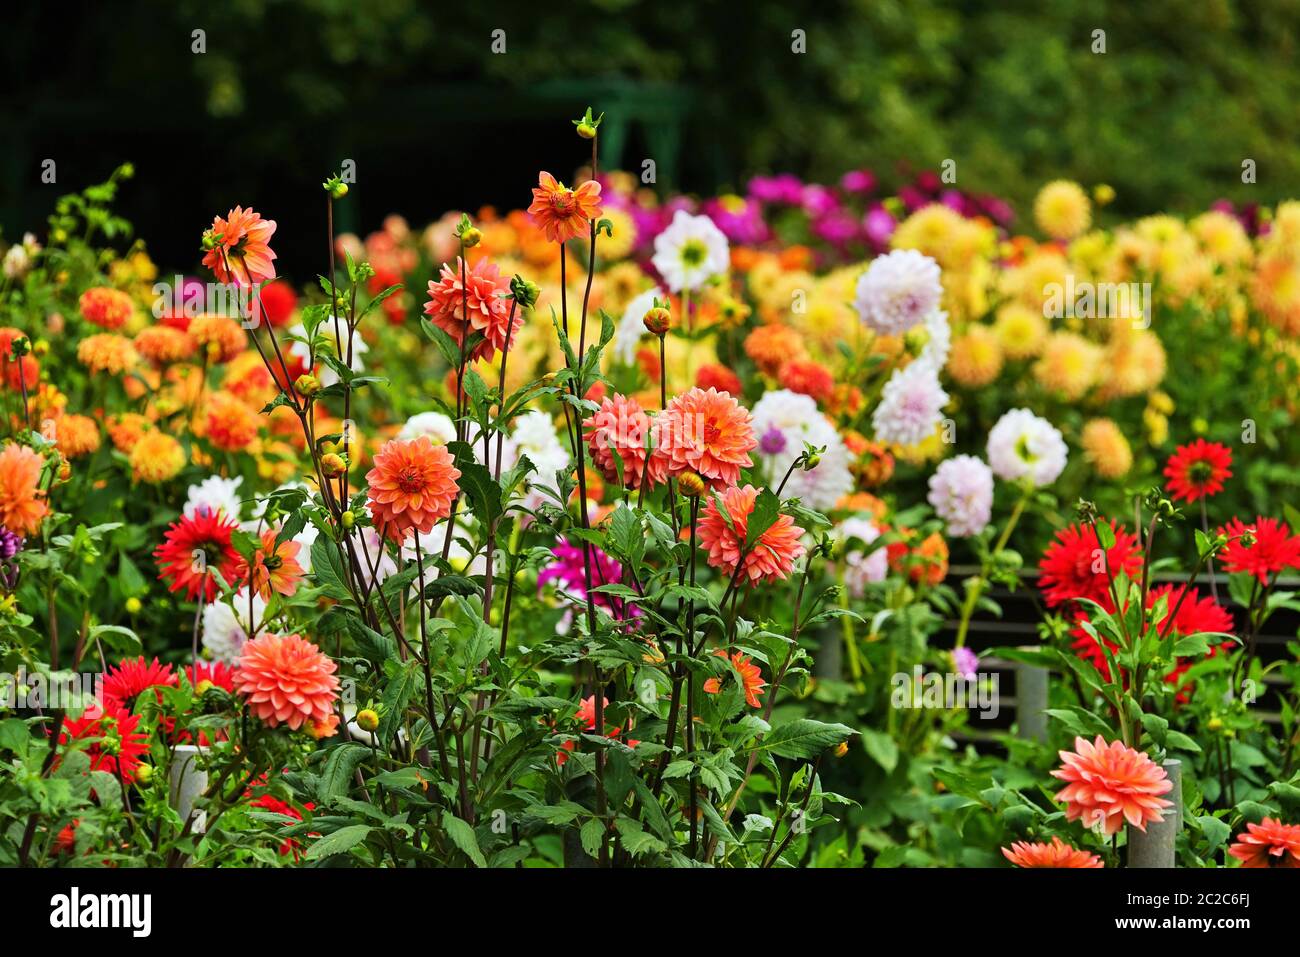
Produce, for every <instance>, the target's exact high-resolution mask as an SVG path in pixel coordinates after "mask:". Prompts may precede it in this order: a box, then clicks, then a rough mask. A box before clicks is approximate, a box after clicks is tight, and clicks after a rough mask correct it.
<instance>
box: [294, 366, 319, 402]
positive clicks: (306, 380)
mask: <svg viewBox="0 0 1300 957" xmlns="http://www.w3.org/2000/svg"><path fill="white" fill-rule="evenodd" d="M293 387H294V389H295V390H296V391H297V393H298V394H299V395H305V396H312V395H315V394H316V393H317V392H319V391H320V379H318V378H316V377H315V376H314V375H312V374H311V373H310V372H304V373H303V374H302V375H300V376H298V378H297V379H295V380H294V383H293Z"/></svg>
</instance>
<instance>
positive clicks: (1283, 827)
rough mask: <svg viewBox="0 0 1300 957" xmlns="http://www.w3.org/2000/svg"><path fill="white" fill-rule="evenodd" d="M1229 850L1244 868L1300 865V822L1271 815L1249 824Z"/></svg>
mask: <svg viewBox="0 0 1300 957" xmlns="http://www.w3.org/2000/svg"><path fill="white" fill-rule="evenodd" d="M1228 853H1229V854H1231V855H1232V856H1233V857H1235V858H1236V859H1237V860H1239V861H1241V866H1242V867H1300V824H1283V823H1282V822H1281V821H1278V820H1275V819H1274V818H1271V817H1266V818H1264V820H1263V821H1261V822H1260V823H1258V824H1247V825H1246V833H1245V834H1238V835H1237V840H1236V841H1235V842H1234V843H1233V845H1232V847H1230V848H1228Z"/></svg>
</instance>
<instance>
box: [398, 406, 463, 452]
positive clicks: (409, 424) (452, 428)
mask: <svg viewBox="0 0 1300 957" xmlns="http://www.w3.org/2000/svg"><path fill="white" fill-rule="evenodd" d="M421 435H425V436H428V437H429V441H430V442H432V443H433V444H434V445H447V444H448V443H451V442H454V441H456V424H455V423H454V422H452V421H451V419H450V417H448V416H445V415H443V414H442V413H441V412H417V413H416V414H415V415H413V416H411V417H410V418H409V419H407V420H406V424H405V425H403V426H402V428H401V429H400V430H399V431H398V433H397V436H396V438H399V439H402V440H403V441H406V440H409V439H415V438H419V437H420V436H421Z"/></svg>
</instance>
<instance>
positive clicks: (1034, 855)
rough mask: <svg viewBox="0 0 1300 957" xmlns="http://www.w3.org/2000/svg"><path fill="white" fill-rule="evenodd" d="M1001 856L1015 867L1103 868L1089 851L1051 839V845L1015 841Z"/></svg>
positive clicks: (1055, 838)
mask: <svg viewBox="0 0 1300 957" xmlns="http://www.w3.org/2000/svg"><path fill="white" fill-rule="evenodd" d="M1002 856H1003V857H1005V858H1006V859H1007V860H1009V861H1010V862H1011V863H1012V864H1014V865H1016V867H1104V866H1105V865H1104V864H1102V861H1101V858H1100V857H1098V856H1097V855H1096V854H1093V853H1091V852H1090V851H1081V850H1079V849H1078V848H1077V847H1072V846H1070V845H1069V844H1066V843H1065V842H1064V841H1062V840H1061V839H1060V838H1059V837H1053V838H1052V843H1051V844H1043V843H1041V842H1040V843H1035V844H1030V843H1029V842H1028V841H1015V842H1014V843H1012V845H1011V847H1010V848H1006V847H1004V848H1002Z"/></svg>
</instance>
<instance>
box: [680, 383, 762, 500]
mask: <svg viewBox="0 0 1300 957" xmlns="http://www.w3.org/2000/svg"><path fill="white" fill-rule="evenodd" d="M656 424H657V435H656V439H657V442H656V445H657V446H658V447H659V448H662V449H663V450H664V453H665V454H666V455H667V457H668V472H669V474H670V475H674V476H676V475H680V474H681V473H683V472H696V473H698V474H699V476H700V477H701V478H702V479H704V481H705V482H707V483H708V484H709V485H710V486H712V487H713V488H715V489H718V490H719V491H721V490H722V489H725V488H729V487H731V486H733V485H735V484H736V483H737V482H738V481H740V470H741V469H747V468H749V467H750V466H751V465H752V464H753V461H752V460H751V459H750V457H749V453H750V452H751V451H753V450H754V449H755V448H757V447H758V440H757V439H755V438H754V429H753V426H752V425H751V424H750V415H749V412H747V411H746V410H745V409H743V408H741V406H740V404H739V403H737V402H736V400H735V399H733V398H732V397H731V396H729V395H728V394H727V393H725V392H718V391H716V390H715V389H709V390H707V391H706V390H704V389H698V388H697V389H689V390H687V391H686V392H683V393H682V394H681V395H678V396H676V397H675V398H674V399H673V400H672V401H671V402H669V403H668V408H667V409H665V410H664V411H663V412H662V413H660V415H659V417H658V420H657V423H656Z"/></svg>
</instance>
